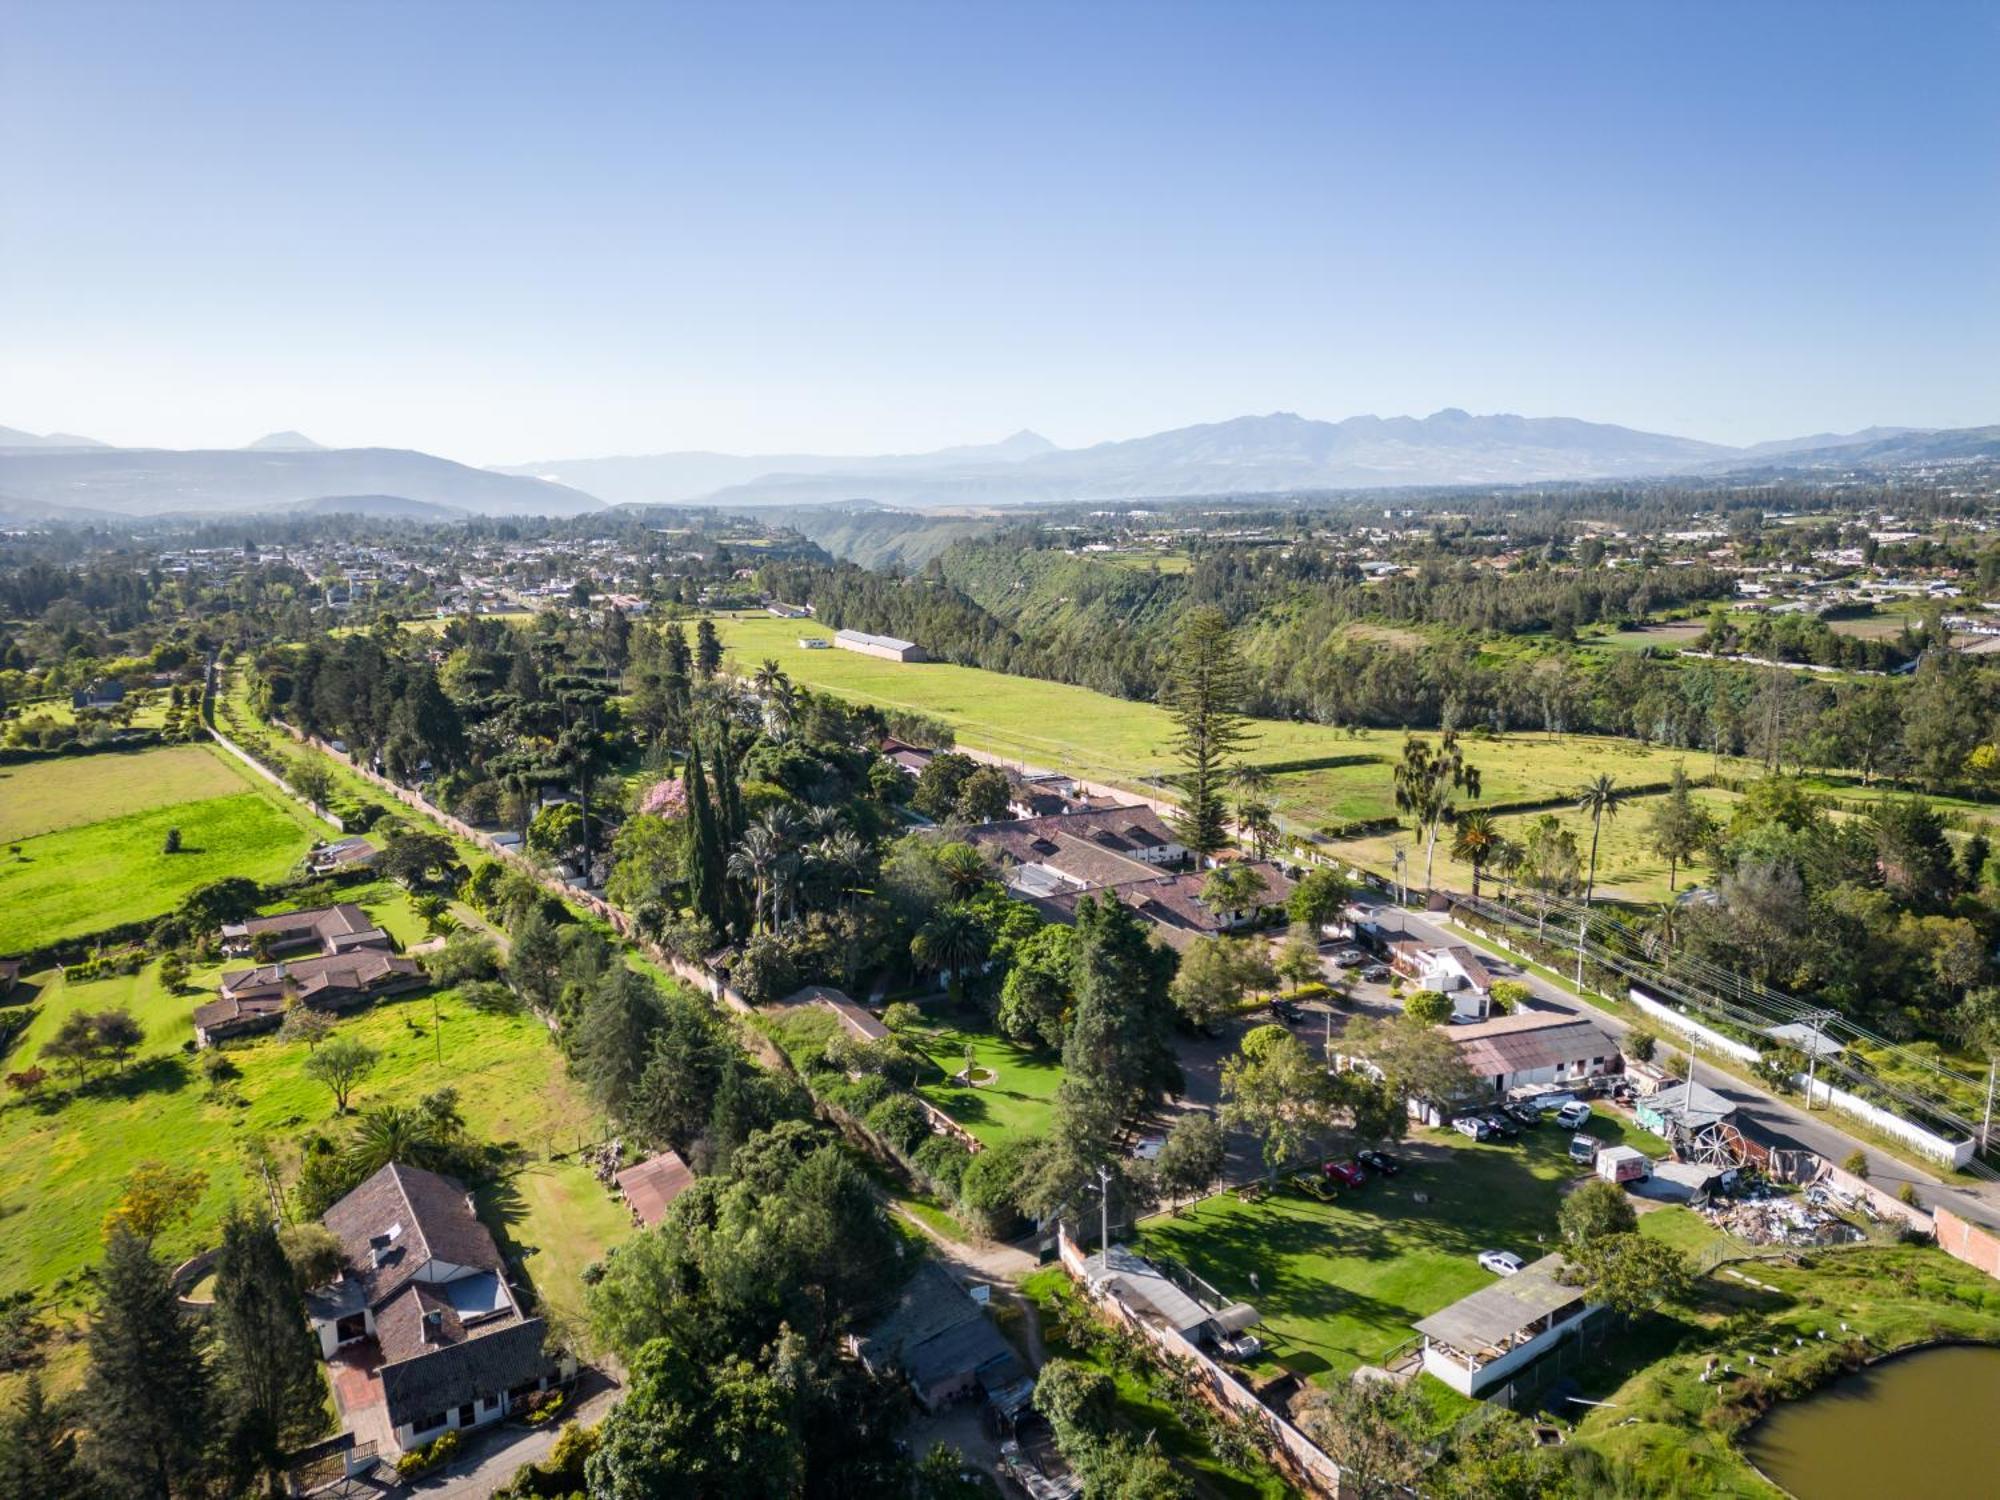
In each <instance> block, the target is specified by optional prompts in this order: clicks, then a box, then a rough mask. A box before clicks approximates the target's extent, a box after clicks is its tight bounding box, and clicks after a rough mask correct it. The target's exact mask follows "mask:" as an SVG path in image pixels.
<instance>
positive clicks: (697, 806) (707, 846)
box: [687, 745, 722, 932]
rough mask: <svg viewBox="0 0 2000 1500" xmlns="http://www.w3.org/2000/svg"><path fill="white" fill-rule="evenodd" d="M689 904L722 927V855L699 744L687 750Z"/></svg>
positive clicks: (717, 927)
mask: <svg viewBox="0 0 2000 1500" xmlns="http://www.w3.org/2000/svg"><path fill="white" fill-rule="evenodd" d="M687 800H688V823H689V828H690V833H691V847H690V848H689V850H688V904H689V905H690V906H692V907H693V908H694V910H695V913H696V915H698V916H703V917H706V918H707V919H708V920H709V921H710V922H711V923H713V924H714V925H715V928H716V930H717V931H718V932H720V931H721V930H722V854H721V846H720V844H719V842H718V840H717V838H716V832H715V810H714V809H713V808H712V807H710V806H709V802H708V777H707V776H706V775H704V774H703V772H702V766H701V746H700V745H695V746H694V747H693V748H692V749H690V750H689V751H688V768H687Z"/></svg>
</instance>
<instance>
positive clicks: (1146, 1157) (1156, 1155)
mask: <svg viewBox="0 0 2000 1500" xmlns="http://www.w3.org/2000/svg"><path fill="white" fill-rule="evenodd" d="M1166 1144H1167V1138H1166V1137H1165V1136H1163V1135H1148V1136H1141V1137H1140V1138H1139V1139H1138V1140H1136V1141H1134V1142H1133V1143H1132V1155H1133V1156H1134V1157H1135V1158H1136V1159H1137V1160H1139V1161H1158V1160H1159V1159H1160V1151H1161V1148H1163V1147H1164V1146H1165V1145H1166Z"/></svg>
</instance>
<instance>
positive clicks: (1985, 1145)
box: [1979, 1061, 1993, 1151]
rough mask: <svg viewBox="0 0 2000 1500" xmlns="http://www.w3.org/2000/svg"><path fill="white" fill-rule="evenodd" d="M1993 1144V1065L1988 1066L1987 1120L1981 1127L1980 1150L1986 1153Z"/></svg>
mask: <svg viewBox="0 0 2000 1500" xmlns="http://www.w3.org/2000/svg"><path fill="white" fill-rule="evenodd" d="M1992 1144H1993V1063H1992V1062H1991V1061H1988V1063H1987V1064H1986V1118H1985V1120H1984V1121H1982V1122H1981V1123H1980V1126H1979V1149H1980V1150H1981V1151H1985V1150H1988V1149H1990V1148H1991V1146H1992Z"/></svg>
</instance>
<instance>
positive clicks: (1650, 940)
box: [1646, 898, 1681, 974]
mask: <svg viewBox="0 0 2000 1500" xmlns="http://www.w3.org/2000/svg"><path fill="white" fill-rule="evenodd" d="M1680 920H1681V905H1680V903H1679V902H1678V901H1675V900H1673V899H1672V898H1669V899H1667V900H1665V901H1661V902H1658V903H1656V904H1655V905H1654V907H1653V911H1652V916H1651V919H1650V920H1649V921H1648V922H1647V923H1646V927H1647V932H1646V949H1647V956H1648V957H1649V958H1655V959H1656V960H1657V962H1658V963H1659V965H1660V967H1661V968H1662V969H1664V970H1665V971H1666V972H1668V973H1670V974H1671V973H1672V972H1673V967H1674V939H1675V938H1676V937H1677V936H1678V935H1679V930H1680Z"/></svg>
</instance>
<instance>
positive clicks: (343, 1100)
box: [305, 1036, 379, 1115]
mask: <svg viewBox="0 0 2000 1500" xmlns="http://www.w3.org/2000/svg"><path fill="white" fill-rule="evenodd" d="M378 1056H379V1054H378V1053H377V1052H376V1051H375V1049H374V1048H373V1047H370V1046H369V1045H368V1044H367V1043H366V1042H360V1041H356V1040H355V1039H354V1038H353V1037H346V1036H336V1037H330V1038H328V1040H327V1041H326V1043H325V1044H324V1045H322V1046H320V1047H318V1048H316V1049H315V1050H314V1051H313V1052H311V1053H310V1054H309V1055H308V1056H307V1057H306V1061H305V1075H306V1077H308V1078H310V1079H312V1080H313V1081H314V1082H315V1083H323V1084H325V1085H326V1086H327V1088H328V1089H329V1090H331V1091H332V1093H333V1105H334V1110H333V1112H334V1113H335V1114H337V1115H344V1114H346V1113H347V1100H348V1097H349V1096H350V1095H351V1094H352V1093H353V1092H354V1086H355V1085H356V1084H358V1083H360V1082H361V1080H362V1079H364V1078H366V1077H367V1076H368V1075H369V1073H371V1072H373V1071H374V1068H375V1062H376V1058H377V1057H378Z"/></svg>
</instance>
